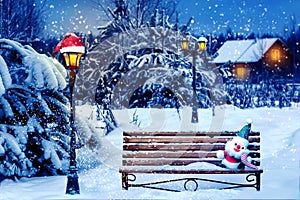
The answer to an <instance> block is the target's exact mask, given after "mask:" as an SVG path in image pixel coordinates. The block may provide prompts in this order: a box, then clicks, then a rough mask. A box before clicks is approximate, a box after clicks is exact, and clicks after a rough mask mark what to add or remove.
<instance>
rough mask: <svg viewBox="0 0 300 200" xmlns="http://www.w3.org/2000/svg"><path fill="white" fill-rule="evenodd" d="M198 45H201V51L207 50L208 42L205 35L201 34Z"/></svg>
mask: <svg viewBox="0 0 300 200" xmlns="http://www.w3.org/2000/svg"><path fill="white" fill-rule="evenodd" d="M197 42H198V45H199V50H200V51H205V50H206V44H207V39H206V38H205V37H203V36H201V37H200V38H199V39H198V40H197Z"/></svg>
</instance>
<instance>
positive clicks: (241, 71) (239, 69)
mask: <svg viewBox="0 0 300 200" xmlns="http://www.w3.org/2000/svg"><path fill="white" fill-rule="evenodd" d="M249 76H250V69H249V68H248V67H246V66H244V65H237V66H236V67H235V77H236V79H238V80H241V81H244V80H246V79H248V78H249Z"/></svg>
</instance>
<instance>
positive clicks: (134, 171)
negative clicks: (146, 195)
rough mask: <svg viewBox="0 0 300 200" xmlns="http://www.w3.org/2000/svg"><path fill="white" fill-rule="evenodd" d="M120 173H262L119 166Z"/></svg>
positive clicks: (258, 171)
mask: <svg viewBox="0 0 300 200" xmlns="http://www.w3.org/2000/svg"><path fill="white" fill-rule="evenodd" d="M119 172H120V173H145V174H147V173H148V174H249V173H250V174H251V173H263V170H262V169H258V170H255V169H246V170H230V169H224V170H223V169H220V170H217V169H187V170H183V169H181V170H179V169H174V170H171V169H165V170H164V169H137V168H134V169H131V168H126V167H124V168H121V169H120V170H119Z"/></svg>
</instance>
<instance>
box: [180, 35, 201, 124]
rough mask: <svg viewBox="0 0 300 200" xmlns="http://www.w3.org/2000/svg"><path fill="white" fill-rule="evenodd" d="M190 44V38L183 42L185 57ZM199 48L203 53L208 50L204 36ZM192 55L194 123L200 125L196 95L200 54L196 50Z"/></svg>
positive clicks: (199, 40)
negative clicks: (197, 56) (198, 56)
mask: <svg viewBox="0 0 300 200" xmlns="http://www.w3.org/2000/svg"><path fill="white" fill-rule="evenodd" d="M189 43H190V40H189V39H188V38H184V39H182V40H181V47H182V49H183V50H184V53H185V55H187V52H188V49H189ZM197 43H198V47H199V50H200V51H201V52H200V53H202V52H203V51H205V50H206V44H207V39H206V38H205V37H203V36H201V37H200V38H199V39H198V40H197ZM190 54H191V55H192V57H193V63H192V64H193V66H192V74H193V82H192V87H193V99H192V103H193V105H192V120H191V122H192V123H198V122H199V120H198V100H197V93H196V55H197V54H198V49H197V48H196V49H194V50H192V51H190Z"/></svg>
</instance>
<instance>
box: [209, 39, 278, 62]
mask: <svg viewBox="0 0 300 200" xmlns="http://www.w3.org/2000/svg"><path fill="white" fill-rule="evenodd" d="M277 40H280V39H279V38H265V39H255V40H229V41H226V42H225V43H224V44H223V46H222V47H221V48H220V49H219V50H218V51H217V53H216V54H215V55H217V56H216V57H215V58H214V60H213V61H212V62H213V63H216V64H221V63H226V62H229V61H230V62H233V63H250V62H258V61H259V60H260V59H261V58H262V56H263V55H264V54H265V53H266V52H267V51H268V50H269V49H270V47H271V46H272V45H273V44H274V43H275V42H276V41H277Z"/></svg>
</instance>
